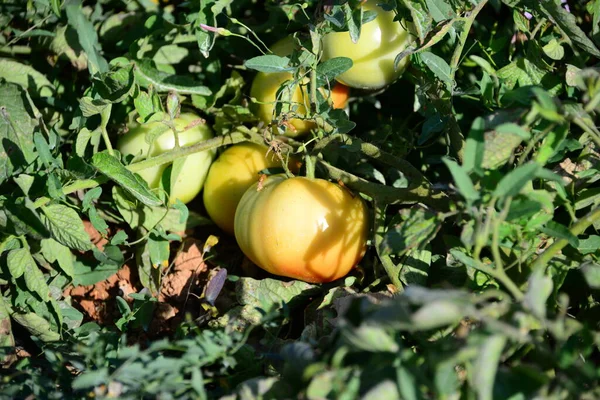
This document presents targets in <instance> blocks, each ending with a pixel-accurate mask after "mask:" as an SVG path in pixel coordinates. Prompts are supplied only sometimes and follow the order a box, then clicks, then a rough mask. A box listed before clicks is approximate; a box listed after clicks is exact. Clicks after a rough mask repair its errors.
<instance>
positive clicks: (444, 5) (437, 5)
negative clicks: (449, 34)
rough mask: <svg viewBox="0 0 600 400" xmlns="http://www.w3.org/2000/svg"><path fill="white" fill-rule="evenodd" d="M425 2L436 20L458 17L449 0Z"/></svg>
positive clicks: (426, 0) (427, 0)
mask: <svg viewBox="0 0 600 400" xmlns="http://www.w3.org/2000/svg"><path fill="white" fill-rule="evenodd" d="M425 3H426V4H427V8H428V9H429V13H430V14H431V16H432V17H433V20H434V21H435V22H440V21H444V20H447V19H452V18H454V17H456V13H455V12H454V10H453V9H452V6H451V5H450V4H449V3H448V1H447V0H425Z"/></svg>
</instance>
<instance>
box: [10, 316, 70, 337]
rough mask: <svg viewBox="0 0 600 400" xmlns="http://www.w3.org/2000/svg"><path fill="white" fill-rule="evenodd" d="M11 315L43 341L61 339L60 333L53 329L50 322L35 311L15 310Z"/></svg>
mask: <svg viewBox="0 0 600 400" xmlns="http://www.w3.org/2000/svg"><path fill="white" fill-rule="evenodd" d="M10 316H11V317H12V318H13V319H14V320H15V321H16V322H17V323H18V324H19V325H21V326H23V327H24V328H25V329H27V330H28V331H29V333H31V334H32V335H33V336H35V337H37V338H39V339H40V340H41V341H42V342H56V341H58V340H60V335H59V334H58V333H57V332H55V331H53V330H52V326H51V325H50V322H48V321H47V320H46V319H44V318H42V317H40V316H37V315H36V314H34V313H17V312H13V313H12V314H11V315H10Z"/></svg>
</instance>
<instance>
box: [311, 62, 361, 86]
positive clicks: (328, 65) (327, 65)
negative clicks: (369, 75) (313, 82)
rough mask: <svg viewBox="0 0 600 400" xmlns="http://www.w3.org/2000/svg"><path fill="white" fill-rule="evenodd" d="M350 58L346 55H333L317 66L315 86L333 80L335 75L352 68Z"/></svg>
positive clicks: (323, 84)
mask: <svg viewBox="0 0 600 400" xmlns="http://www.w3.org/2000/svg"><path fill="white" fill-rule="evenodd" d="M352 64H353V63H352V59H351V58H348V57H335V58H330V59H329V60H327V61H325V62H323V63H321V64H319V65H318V66H317V86H325V85H327V83H328V82H334V80H335V77H336V76H338V75H341V74H343V73H344V72H346V71H348V70H349V69H350V68H352Z"/></svg>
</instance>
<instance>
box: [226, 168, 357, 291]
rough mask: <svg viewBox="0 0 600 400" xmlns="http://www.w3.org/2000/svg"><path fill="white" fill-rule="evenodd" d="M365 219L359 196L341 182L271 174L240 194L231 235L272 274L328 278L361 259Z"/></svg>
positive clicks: (336, 276) (317, 280) (309, 279)
mask: <svg viewBox="0 0 600 400" xmlns="http://www.w3.org/2000/svg"><path fill="white" fill-rule="evenodd" d="M259 185H260V187H259ZM368 220H369V218H368V213H367V207H366V205H365V204H364V202H363V201H362V200H361V198H360V197H359V196H353V195H352V194H351V193H350V192H349V191H348V190H347V189H345V188H342V187H340V186H339V185H336V184H334V183H331V182H329V181H326V180H323V179H310V178H304V177H295V178H289V179H288V178H286V177H285V176H282V175H274V176H270V177H268V178H267V179H266V180H264V181H263V182H260V183H257V184H254V185H252V186H251V187H250V188H249V189H248V190H247V191H246V193H244V196H243V197H242V199H241V200H240V203H239V205H238V207H237V210H236V212H235V238H236V240H237V242H238V245H239V246H240V248H241V249H242V251H243V252H244V254H245V255H246V257H248V258H249V259H250V260H252V262H254V263H255V264H256V265H258V266H259V267H261V268H262V269H264V270H266V271H268V272H270V273H272V274H275V275H280V276H286V277H289V278H294V279H300V280H303V281H306V282H313V283H321V282H330V281H333V280H336V279H339V278H341V277H343V276H345V275H346V274H347V273H348V272H350V270H351V269H352V268H354V267H355V266H356V265H357V264H358V263H359V262H360V260H361V259H362V257H363V255H364V253H365V250H366V242H367V233H368V224H369V222H368Z"/></svg>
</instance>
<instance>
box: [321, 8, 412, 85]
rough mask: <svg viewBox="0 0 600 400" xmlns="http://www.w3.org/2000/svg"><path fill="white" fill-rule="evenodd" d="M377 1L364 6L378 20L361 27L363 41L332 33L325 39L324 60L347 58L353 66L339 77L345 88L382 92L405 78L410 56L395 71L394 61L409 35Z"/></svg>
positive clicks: (346, 33) (348, 35)
mask: <svg viewBox="0 0 600 400" xmlns="http://www.w3.org/2000/svg"><path fill="white" fill-rule="evenodd" d="M378 2H379V1H378V0H368V1H366V2H365V3H364V4H363V6H362V7H364V10H365V11H375V12H376V13H377V17H376V18H375V19H374V20H372V21H369V22H367V23H366V24H364V25H362V27H361V31H360V38H359V39H358V42H357V43H353V42H352V40H351V39H350V34H349V33H348V32H333V33H329V34H327V35H325V37H324V38H323V58H324V60H328V59H331V58H335V57H348V58H351V59H352V61H353V63H354V64H353V66H352V68H350V69H349V70H348V71H346V72H344V73H343V74H341V75H339V76H338V77H337V80H338V81H339V82H341V83H343V84H344V85H346V86H350V87H353V88H357V89H370V90H374V89H381V88H382V87H384V86H386V85H389V84H390V83H392V82H393V81H395V80H396V79H398V78H399V77H400V75H402V72H403V71H404V69H405V68H406V65H407V64H408V57H404V59H403V60H402V61H401V62H400V65H399V66H398V70H394V59H395V58H396V56H397V55H398V54H399V53H401V52H402V51H403V50H405V49H406V47H407V46H408V45H409V44H410V43H411V37H410V33H409V32H408V31H406V30H405V29H404V28H403V27H402V24H401V23H400V22H398V21H394V15H395V14H394V12H393V11H384V10H383V9H382V8H381V7H379V6H378V5H377V3H378Z"/></svg>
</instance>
